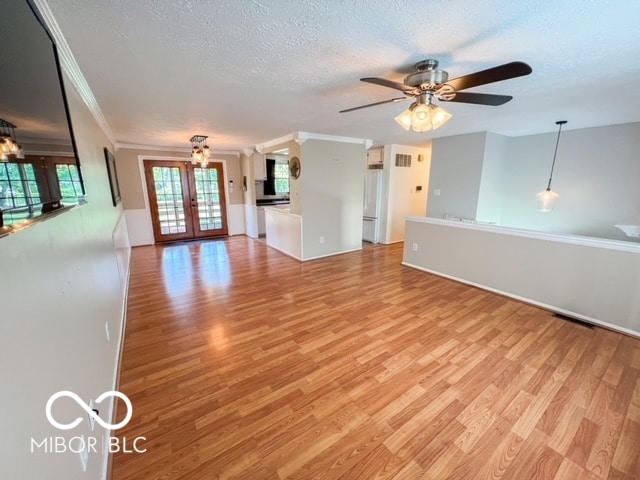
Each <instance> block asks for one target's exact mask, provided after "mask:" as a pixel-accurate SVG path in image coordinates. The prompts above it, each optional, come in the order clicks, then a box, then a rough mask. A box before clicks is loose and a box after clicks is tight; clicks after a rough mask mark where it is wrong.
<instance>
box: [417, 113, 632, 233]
mask: <svg viewBox="0 0 640 480" xmlns="http://www.w3.org/2000/svg"><path fill="white" fill-rule="evenodd" d="M569 125H570V124H569ZM556 137H557V131H556V132H554V133H547V134H542V135H529V136H524V137H513V138H506V137H500V136H498V135H495V134H492V133H481V134H473V135H460V136H454V137H447V138H439V139H435V140H434V146H433V157H432V166H431V181H430V191H429V204H428V209H427V215H428V216H429V217H434V218H442V216H443V215H444V214H445V213H448V214H450V215H454V216H459V217H465V218H475V219H477V220H480V221H490V222H491V221H496V222H498V223H499V224H500V225H503V226H509V227H515V228H525V229H531V230H538V231H545V232H556V233H568V234H575V235H585V236H593V237H600V238H610V239H618V240H625V241H629V240H631V239H630V238H629V237H626V236H625V235H624V234H623V233H622V232H620V231H619V230H618V229H616V228H615V227H614V225H615V224H618V223H628V222H629V221H630V220H635V221H636V222H640V188H638V179H640V162H639V161H638V152H639V151H640V123H631V124H625V125H613V126H607V127H597V128H589V129H580V130H566V129H563V132H562V136H561V137H560V144H559V147H558V154H557V159H556V166H555V170H554V174H553V183H552V189H553V190H554V191H557V192H558V193H559V195H560V197H559V198H558V202H557V204H556V207H555V209H554V210H553V211H552V212H550V213H546V214H544V213H539V212H537V211H536V194H537V193H538V192H540V191H542V190H544V189H545V188H546V187H547V181H548V179H549V171H550V169H551V163H552V160H553V152H554V148H555V143H556ZM483 140H486V141H483ZM436 188H440V189H441V196H440V197H435V196H433V190H434V189H436Z"/></svg>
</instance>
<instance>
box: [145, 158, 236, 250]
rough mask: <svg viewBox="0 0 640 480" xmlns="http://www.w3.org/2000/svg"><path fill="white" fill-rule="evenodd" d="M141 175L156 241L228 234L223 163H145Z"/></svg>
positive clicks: (149, 161)
mask: <svg viewBox="0 0 640 480" xmlns="http://www.w3.org/2000/svg"><path fill="white" fill-rule="evenodd" d="M144 174H145V180H146V182H147V192H148V194H149V205H150V207H151V219H152V222H153V235H154V237H155V239H156V242H171V241H176V240H189V239H195V238H202V237H216V236H220V235H226V234H227V215H226V203H225V198H224V188H223V186H224V176H223V173H222V163H215V162H210V163H209V164H208V165H207V166H206V167H204V168H203V167H201V166H199V165H192V164H191V162H190V161H170V162H165V161H157V160H145V161H144Z"/></svg>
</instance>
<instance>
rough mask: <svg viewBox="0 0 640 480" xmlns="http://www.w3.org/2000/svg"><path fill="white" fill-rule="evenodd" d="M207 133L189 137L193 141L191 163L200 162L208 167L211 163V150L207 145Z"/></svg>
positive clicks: (203, 166) (204, 166) (202, 165)
mask: <svg viewBox="0 0 640 480" xmlns="http://www.w3.org/2000/svg"><path fill="white" fill-rule="evenodd" d="M207 138H209V137H207V136H206V135H194V136H193V137H191V138H190V139H189V141H190V142H191V163H192V164H194V165H197V164H200V166H201V167H202V168H206V167H207V164H208V163H209V157H210V155H211V150H210V149H209V145H207V143H206V142H207Z"/></svg>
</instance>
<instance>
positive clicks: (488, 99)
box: [440, 92, 513, 107]
mask: <svg viewBox="0 0 640 480" xmlns="http://www.w3.org/2000/svg"><path fill="white" fill-rule="evenodd" d="M512 98H513V97H511V96H509V95H493V94H491V93H473V92H456V93H455V97H453V98H452V99H451V100H446V96H445V98H442V99H440V100H442V101H445V102H458V103H474V104H476V105H491V106H493V107H497V106H498V105H504V104H505V103H507V102H508V101H509V100H511V99H512Z"/></svg>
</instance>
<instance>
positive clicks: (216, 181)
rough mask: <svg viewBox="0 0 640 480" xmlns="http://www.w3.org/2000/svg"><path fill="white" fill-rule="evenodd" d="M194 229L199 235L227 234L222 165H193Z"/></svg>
mask: <svg viewBox="0 0 640 480" xmlns="http://www.w3.org/2000/svg"><path fill="white" fill-rule="evenodd" d="M192 170H193V188H194V190H195V210H196V211H195V212H194V222H195V224H194V229H195V231H196V232H197V234H198V235H199V236H210V235H213V234H217V235H220V234H226V233H227V227H226V221H225V208H224V207H225V206H224V193H223V192H222V188H223V185H224V184H223V179H222V166H221V164H210V165H209V166H207V167H206V168H202V167H193V169H192Z"/></svg>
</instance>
